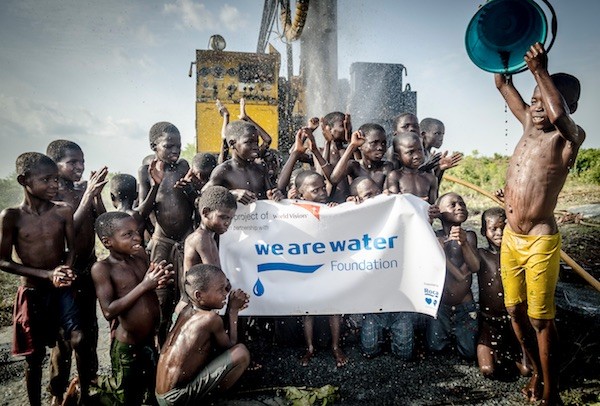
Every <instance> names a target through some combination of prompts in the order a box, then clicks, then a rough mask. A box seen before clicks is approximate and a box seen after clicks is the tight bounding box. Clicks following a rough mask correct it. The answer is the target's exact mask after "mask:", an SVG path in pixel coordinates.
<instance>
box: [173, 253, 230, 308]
mask: <svg viewBox="0 0 600 406" xmlns="http://www.w3.org/2000/svg"><path fill="white" fill-rule="evenodd" d="M184 287H185V293H186V294H187V296H188V297H189V298H190V301H191V302H192V304H193V305H194V306H195V307H200V308H202V309H205V310H212V309H221V308H222V307H223V306H225V300H226V299H227V294H228V293H229V289H230V285H229V281H228V280H227V277H226V276H225V274H224V273H223V271H222V270H221V269H220V268H219V267H217V266H214V265H208V264H197V265H194V266H192V267H191V268H190V269H189V270H188V271H187V272H186V273H185V284H184Z"/></svg>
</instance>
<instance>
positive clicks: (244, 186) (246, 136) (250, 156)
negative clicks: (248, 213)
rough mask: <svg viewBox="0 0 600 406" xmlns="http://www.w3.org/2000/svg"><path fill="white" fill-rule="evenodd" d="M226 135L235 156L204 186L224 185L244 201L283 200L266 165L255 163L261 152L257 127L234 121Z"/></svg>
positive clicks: (219, 168) (216, 170) (220, 167)
mask: <svg viewBox="0 0 600 406" xmlns="http://www.w3.org/2000/svg"><path fill="white" fill-rule="evenodd" d="M226 135H227V142H228V144H229V146H230V147H231V151H232V157H231V159H229V160H227V161H225V162H223V163H222V164H220V165H218V166H217V167H216V168H215V170H214V171H213V172H212V174H211V177H210V180H209V181H208V183H207V184H206V185H205V186H204V187H205V188H206V187H208V186H213V185H219V186H224V187H226V188H227V189H229V190H230V191H231V193H232V194H233V195H234V196H235V198H236V200H237V201H238V202H240V203H242V204H248V203H252V202H254V201H256V200H260V199H267V198H268V199H271V200H275V201H278V200H281V199H282V198H283V195H282V194H281V192H280V191H279V190H278V189H277V188H274V187H273V185H271V182H270V180H269V176H268V173H267V170H266V168H265V167H264V166H263V165H261V164H259V163H257V162H255V159H256V158H258V152H259V148H258V130H257V129H256V127H255V126H254V125H253V124H251V123H247V122H245V121H242V120H237V121H232V122H231V123H229V124H228V125H227V129H226Z"/></svg>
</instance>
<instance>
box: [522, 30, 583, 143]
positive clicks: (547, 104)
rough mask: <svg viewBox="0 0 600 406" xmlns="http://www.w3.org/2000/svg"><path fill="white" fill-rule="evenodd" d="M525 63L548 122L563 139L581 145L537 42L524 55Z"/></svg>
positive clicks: (543, 51) (577, 132)
mask: <svg viewBox="0 0 600 406" xmlns="http://www.w3.org/2000/svg"><path fill="white" fill-rule="evenodd" d="M525 62H527V67H528V68H529V70H530V71H531V73H533V77H534V78H535V81H536V83H537V85H538V87H539V89H540V92H541V93H542V101H543V103H544V109H545V110H546V113H547V114H548V119H549V120H550V122H551V123H552V124H553V125H554V126H555V127H556V128H557V129H558V131H559V132H560V134H561V135H562V136H563V137H564V138H565V139H567V140H568V141H571V142H574V143H576V144H577V145H581V143H582V142H583V140H582V139H581V137H579V131H578V128H577V125H576V124H575V122H574V121H573V120H572V119H571V116H570V115H569V107H568V106H567V104H566V103H565V100H564V99H563V97H562V96H561V94H560V92H559V91H558V89H557V88H556V86H555V85H554V82H553V81H552V78H551V77H550V74H549V73H548V54H547V53H546V50H545V49H544V46H543V45H542V44H540V43H539V42H536V43H535V44H533V45H532V46H531V48H530V49H529V51H527V54H526V55H525Z"/></svg>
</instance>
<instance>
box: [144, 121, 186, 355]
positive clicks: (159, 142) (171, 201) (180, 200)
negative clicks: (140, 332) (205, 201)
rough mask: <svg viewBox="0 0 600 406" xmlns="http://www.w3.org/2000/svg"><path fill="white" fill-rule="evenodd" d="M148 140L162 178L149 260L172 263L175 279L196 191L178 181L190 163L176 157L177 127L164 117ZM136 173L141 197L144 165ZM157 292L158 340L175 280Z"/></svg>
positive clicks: (166, 321)
mask: <svg viewBox="0 0 600 406" xmlns="http://www.w3.org/2000/svg"><path fill="white" fill-rule="evenodd" d="M149 140H150V148H151V149H152V150H153V151H154V152H155V154H156V159H158V160H159V161H161V166H162V170H163V179H162V182H161V183H160V186H159V187H158V192H157V195H156V199H155V203H154V212H153V213H154V215H155V218H156V224H155V228H154V233H153V234H152V239H151V241H150V243H149V244H148V249H149V251H150V261H152V262H155V263H159V262H161V261H163V260H165V261H167V262H168V263H170V264H172V265H173V271H174V272H175V280H178V278H179V275H180V273H181V269H182V266H183V241H184V240H185V238H186V237H187V236H188V235H189V234H190V233H191V232H192V227H193V214H194V200H195V199H196V197H197V192H196V190H195V188H194V186H193V185H192V183H191V182H185V183H182V182H180V180H181V179H182V178H184V177H185V176H186V174H187V173H188V171H189V169H190V167H189V165H188V163H187V161H186V160H185V159H179V155H180V153H181V135H180V134H179V130H178V129H177V127H175V126H174V125H173V124H171V123H168V122H164V121H162V122H159V123H156V124H154V125H153V126H152V127H151V128H150V132H149ZM138 176H139V180H140V199H142V200H143V199H145V198H146V196H147V195H148V193H149V191H150V187H151V181H150V175H149V172H148V165H143V166H142V167H141V168H140V170H139V175H138ZM180 186H181V187H180ZM157 294H158V300H159V302H160V309H161V319H160V327H159V331H158V342H159V344H162V343H163V342H164V340H165V338H166V336H167V332H168V330H169V326H170V324H171V316H172V314H173V311H174V309H175V304H176V303H177V301H178V300H179V292H178V284H177V283H175V284H173V285H171V286H167V287H166V288H165V289H159V290H158V291H157Z"/></svg>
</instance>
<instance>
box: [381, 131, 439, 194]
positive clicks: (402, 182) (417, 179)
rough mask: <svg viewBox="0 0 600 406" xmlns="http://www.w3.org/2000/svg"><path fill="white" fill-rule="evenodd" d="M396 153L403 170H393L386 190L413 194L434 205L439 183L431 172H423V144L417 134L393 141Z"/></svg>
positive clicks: (396, 137) (405, 134)
mask: <svg viewBox="0 0 600 406" xmlns="http://www.w3.org/2000/svg"><path fill="white" fill-rule="evenodd" d="M393 143H394V152H395V154H396V156H397V157H398V158H399V161H400V164H401V168H400V169H395V170H393V171H392V172H391V173H390V174H389V175H388V177H387V182H386V189H388V191H389V192H390V193H411V194H413V195H415V196H417V197H420V198H421V199H423V200H425V201H426V202H428V203H429V204H434V203H435V201H436V199H437V194H438V181H437V178H436V177H435V175H433V174H432V173H431V172H422V171H420V170H419V167H420V166H421V165H422V164H423V161H424V157H423V144H422V143H421V138H420V137H419V135H418V134H417V133H413V132H404V133H400V134H397V135H396V136H395V137H394V140H393Z"/></svg>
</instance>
